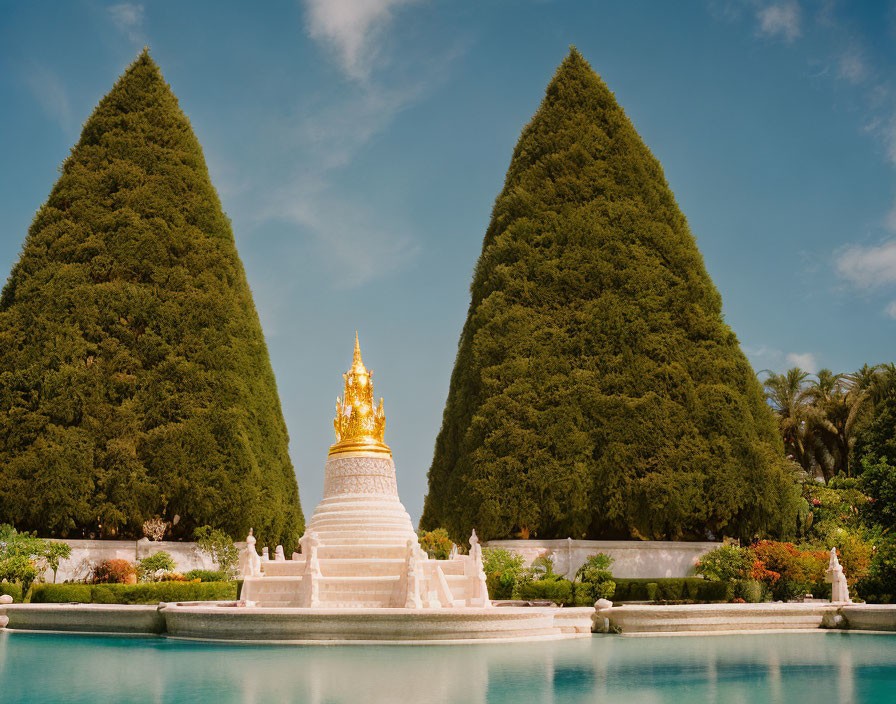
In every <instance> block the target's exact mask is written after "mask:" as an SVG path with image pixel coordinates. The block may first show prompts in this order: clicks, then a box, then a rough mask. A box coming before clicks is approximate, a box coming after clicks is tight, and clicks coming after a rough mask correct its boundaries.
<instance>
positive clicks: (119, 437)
mask: <svg viewBox="0 0 896 704" xmlns="http://www.w3.org/2000/svg"><path fill="white" fill-rule="evenodd" d="M61 172H62V175H61V176H60V178H59V180H58V181H57V182H56V185H55V186H54V187H53V190H52V192H51V193H50V197H49V199H48V200H47V202H46V204H45V205H44V206H43V207H42V208H41V209H40V210H39V211H38V212H37V214H36V216H35V218H34V222H33V223H32V225H31V228H30V230H29V232H28V237H27V239H26V240H25V245H24V248H23V251H22V254H21V257H20V259H19V261H18V262H17V263H16V264H15V266H14V267H13V270H12V274H11V275H10V277H9V280H8V282H7V284H6V286H5V287H4V289H3V292H2V296H0V523H2V522H4V521H7V522H11V523H13V524H15V525H16V526H17V527H19V528H23V529H28V530H37V531H39V532H40V533H42V534H50V535H57V536H66V535H70V536H80V535H82V534H84V533H87V532H93V533H97V534H101V535H104V536H111V535H123V536H124V535H127V536H137V537H139V536H140V526H141V523H142V521H144V520H146V519H148V518H151V517H152V516H154V515H157V514H160V515H162V516H164V517H165V518H167V519H169V520H172V521H173V520H174V517H175V516H178V517H179V520H178V522H177V523H176V525H174V526H173V528H172V532H173V534H174V535H175V536H180V537H187V538H189V537H190V536H191V534H192V530H193V528H195V527H196V526H198V525H204V524H209V525H212V526H215V527H220V528H223V529H225V530H227V531H228V532H229V533H230V534H231V535H233V536H235V537H240V536H243V535H245V534H246V532H247V531H248V529H249V527H250V526H254V528H255V530H256V531H258V532H259V533H260V534H261V536H262V538H263V539H264V540H265V541H267V542H268V543H270V544H276V543H277V542H282V543H284V545H294V544H295V543H296V540H297V538H298V535H299V534H300V532H301V531H302V529H303V523H304V521H303V517H302V511H301V508H300V506H299V496H298V487H297V485H296V479H295V474H294V472H293V469H292V465H291V462H290V459H289V455H288V453H287V444H288V436H287V432H286V426H285V423H284V421H283V415H282V412H281V410H280V401H279V398H278V395H277V388H276V384H275V380H274V374H273V371H272V369H271V364H270V360H269V358H268V352H267V347H266V345H265V341H264V336H263V334H262V331H261V325H260V323H259V320H258V315H257V313H256V311H255V306H254V303H253V301H252V294H251V291H250V290H249V285H248V283H247V281H246V275H245V273H244V271H243V267H242V263H241V262H240V259H239V255H238V254H237V251H236V246H235V243H234V238H233V233H232V231H231V227H230V222H229V220H228V219H227V217H226V216H225V215H224V213H223V211H222V209H221V203H220V201H219V199H218V195H217V193H216V192H215V189H214V187H213V186H212V184H211V180H210V179H209V174H208V169H207V167H206V164H205V159H204V157H203V154H202V149H201V147H200V146H199V143H198V141H197V140H196V137H195V135H194V134H193V130H192V128H191V127H190V123H189V121H188V120H187V118H186V116H185V115H184V114H183V112H181V110H180V107H179V106H178V102H177V99H176V98H175V97H174V94H173V93H172V92H171V89H170V88H169V86H168V85H167V84H166V83H165V81H164V79H163V78H162V75H161V74H160V72H159V69H158V67H157V66H156V65H155V63H154V62H153V61H152V59H151V58H150V57H149V55H148V53H146V51H144V53H143V54H142V55H141V56H140V57H139V58H138V59H137V60H136V61H135V62H134V63H133V64H132V65H131V66H130V67H129V68H128V69H127V71H126V72H125V74H124V75H123V76H122V77H121V78H120V79H119V81H118V83H116V85H115V87H114V88H113V89H112V91H111V92H110V93H109V94H108V95H107V96H106V97H105V98H103V99H102V101H100V103H99V105H98V106H97V108H96V110H94V112H93V114H92V115H91V116H90V118H89V119H88V120H87V122H86V123H85V125H84V130H83V132H82V133H81V139H80V141H79V142H78V143H77V145H75V147H74V149H73V150H72V153H71V155H70V156H69V157H68V158H67V159H66V161H65V162H64V164H63V165H62V168H61Z"/></svg>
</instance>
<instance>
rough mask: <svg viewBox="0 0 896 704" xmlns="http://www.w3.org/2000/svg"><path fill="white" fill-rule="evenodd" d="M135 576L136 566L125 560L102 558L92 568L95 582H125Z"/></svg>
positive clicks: (133, 578)
mask: <svg viewBox="0 0 896 704" xmlns="http://www.w3.org/2000/svg"><path fill="white" fill-rule="evenodd" d="M136 577H137V567H136V566H135V565H133V564H132V563H130V562H128V561H127V560H103V561H102V562H100V563H99V564H97V565H96V566H95V567H94V568H93V582H94V583H95V584H127V583H128V582H129V581H133V580H135V579H136Z"/></svg>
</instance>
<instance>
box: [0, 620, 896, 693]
mask: <svg viewBox="0 0 896 704" xmlns="http://www.w3.org/2000/svg"><path fill="white" fill-rule="evenodd" d="M0 702H3V703H4V704H7V703H12V702H29V704H31V703H35V702H91V703H93V702H215V703H221V704H223V703H226V702H246V703H258V704H261V703H267V702H311V703H314V704H343V703H345V704H363V703H364V702H389V703H392V702H398V703H399V704H418V703H419V704H430V703H433V704H434V703H436V702H438V703H446V704H447V703H452V704H453V703H454V702H458V703H463V704H478V703H480V702H489V703H490V704H491V703H495V704H498V703H504V702H512V703H513V704H526V703H528V702H539V703H556V704H576V703H578V702H595V703H596V702H601V703H608V704H611V703H614V702H625V704H639V703H641V702H651V703H652V702H686V703H692V702H744V703H747V702H749V703H750V704H754V703H761V702H786V703H787V704H798V703H799V702H813V703H821V702H874V703H875V704H878V703H882V702H883V703H886V702H896V635H894V636H890V635H873V634H855V633H849V634H846V633H830V634H820V633H806V634H781V635H744V636H715V637H709V638H706V637H665V638H619V637H614V636H595V637H594V638H591V639H584V640H574V641H558V642H549V643H520V644H508V645H476V646H407V647H352V646H323V647H285V646H264V647H251V646H226V645H206V644H197V643H188V642H179V641H173V640H165V639H161V638H159V639H149V638H105V637H90V636H64V635H41V634H28V633H9V632H6V633H0Z"/></svg>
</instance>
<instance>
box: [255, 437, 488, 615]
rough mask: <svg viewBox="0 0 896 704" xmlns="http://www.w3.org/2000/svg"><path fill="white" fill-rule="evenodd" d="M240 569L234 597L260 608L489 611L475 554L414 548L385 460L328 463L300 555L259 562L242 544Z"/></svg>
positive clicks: (350, 455)
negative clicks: (438, 554) (439, 554)
mask: <svg viewBox="0 0 896 704" xmlns="http://www.w3.org/2000/svg"><path fill="white" fill-rule="evenodd" d="M477 549H478V545H477ZM253 555H255V557H253ZM253 561H255V565H254V566H253ZM242 567H243V569H242V572H243V574H244V575H245V576H244V580H243V588H242V592H241V595H240V598H241V599H244V600H246V601H250V602H254V603H255V604H256V606H257V607H261V608H310V607H320V608H343V609H372V608H374V609H375V608H379V609H402V608H406V607H409V608H411V609H414V610H419V609H422V608H464V607H483V608H487V607H489V606H490V602H489V600H488V593H487V590H486V587H485V575H484V574H482V563H481V557H480V556H479V553H478V552H477V553H476V556H475V557H474V556H472V555H457V556H456V557H453V558H452V559H450V560H432V559H429V557H427V555H426V554H425V553H423V551H422V550H421V549H420V547H419V544H418V540H417V534H416V533H415V532H414V528H413V526H412V525H411V518H410V516H409V515H408V512H407V511H406V510H405V508H404V506H402V504H401V501H400V500H399V498H398V486H397V484H396V481H395V465H394V463H393V462H392V457H391V456H390V455H388V454H373V453H369V452H346V453H339V454H335V455H331V456H330V457H328V458H327V464H326V468H325V475H324V498H323V500H322V501H321V502H320V503H319V504H318V505H317V508H315V509H314V514H313V515H312V517H311V520H310V521H308V525H307V527H306V530H305V536H303V538H302V554H300V555H295V556H294V557H293V559H291V560H286V559H280V560H261V561H258V559H257V554H256V553H255V548H254V547H253V546H252V545H251V541H248V540H247V551H246V553H245V559H244V560H243V566H242Z"/></svg>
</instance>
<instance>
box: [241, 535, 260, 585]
mask: <svg viewBox="0 0 896 704" xmlns="http://www.w3.org/2000/svg"><path fill="white" fill-rule="evenodd" d="M253 533H254V531H253V530H252V529H251V528H250V529H249V535H247V536H246V551H245V553H244V554H245V558H244V559H241V560H240V567H241V572H242V573H243V577H258V576H259V575H260V574H261V557H259V555H258V552H257V551H256V550H255V536H254V535H253Z"/></svg>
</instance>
